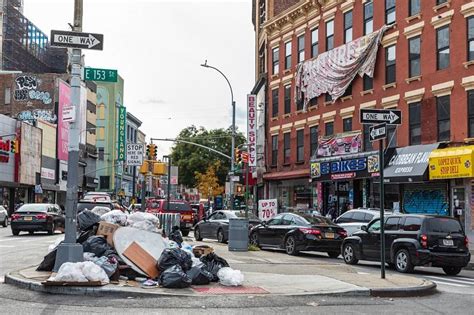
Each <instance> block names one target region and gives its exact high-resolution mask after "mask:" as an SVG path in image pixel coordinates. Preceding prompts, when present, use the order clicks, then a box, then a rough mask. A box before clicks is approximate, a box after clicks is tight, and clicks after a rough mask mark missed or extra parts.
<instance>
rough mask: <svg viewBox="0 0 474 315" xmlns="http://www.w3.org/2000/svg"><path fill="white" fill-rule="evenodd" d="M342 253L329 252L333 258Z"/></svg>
mask: <svg viewBox="0 0 474 315" xmlns="http://www.w3.org/2000/svg"><path fill="white" fill-rule="evenodd" d="M340 254H341V253H340V252H328V256H329V257H331V258H337V257H339V255H340Z"/></svg>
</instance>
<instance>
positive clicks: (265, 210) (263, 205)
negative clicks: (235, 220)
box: [258, 199, 278, 221]
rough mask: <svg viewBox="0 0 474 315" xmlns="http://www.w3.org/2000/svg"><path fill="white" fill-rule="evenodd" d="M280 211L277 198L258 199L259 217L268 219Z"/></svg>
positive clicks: (264, 219) (263, 219)
mask: <svg viewBox="0 0 474 315" xmlns="http://www.w3.org/2000/svg"><path fill="white" fill-rule="evenodd" d="M277 213H278V200H277V199H264V200H259V201H258V218H259V219H260V220H262V221H268V220H270V219H271V218H273V217H274V216H276V214H277Z"/></svg>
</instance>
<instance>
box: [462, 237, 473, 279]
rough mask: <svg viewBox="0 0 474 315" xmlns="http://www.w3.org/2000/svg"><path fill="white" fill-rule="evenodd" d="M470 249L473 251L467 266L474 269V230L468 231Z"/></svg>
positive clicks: (468, 268)
mask: <svg viewBox="0 0 474 315" xmlns="http://www.w3.org/2000/svg"><path fill="white" fill-rule="evenodd" d="M467 237H468V239H469V251H470V252H471V262H470V263H469V264H468V265H467V266H466V268H464V269H467V270H474V232H471V233H468V234H467Z"/></svg>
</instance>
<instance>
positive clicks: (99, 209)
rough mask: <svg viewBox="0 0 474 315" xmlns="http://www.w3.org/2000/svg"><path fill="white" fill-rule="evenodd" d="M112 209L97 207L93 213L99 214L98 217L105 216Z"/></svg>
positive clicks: (93, 209)
mask: <svg viewBox="0 0 474 315" xmlns="http://www.w3.org/2000/svg"><path fill="white" fill-rule="evenodd" d="M110 211H111V210H110V208H107V207H103V206H95V207H94V208H92V210H91V212H92V213H95V214H97V215H98V216H103V215H104V214H106V213H108V212H110Z"/></svg>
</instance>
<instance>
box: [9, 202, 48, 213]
mask: <svg viewBox="0 0 474 315" xmlns="http://www.w3.org/2000/svg"><path fill="white" fill-rule="evenodd" d="M50 206H51V205H48V204H39V203H30V204H26V205H23V206H21V207H20V208H19V209H18V210H17V211H16V212H47V211H48V208H49V207H50Z"/></svg>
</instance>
